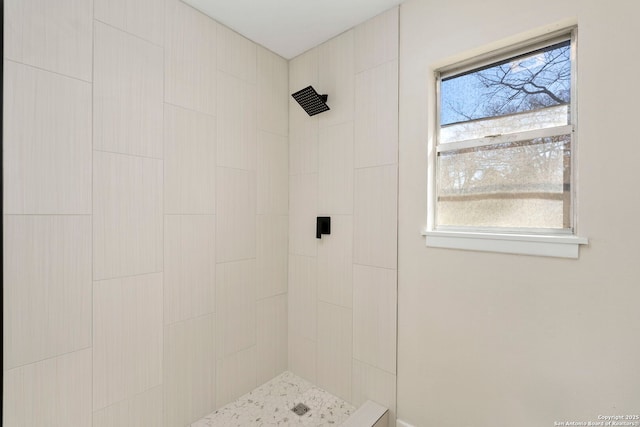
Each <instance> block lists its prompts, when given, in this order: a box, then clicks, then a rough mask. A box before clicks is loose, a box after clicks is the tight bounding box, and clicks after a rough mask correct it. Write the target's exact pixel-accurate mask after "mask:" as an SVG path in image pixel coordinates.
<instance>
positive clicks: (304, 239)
mask: <svg viewBox="0 0 640 427" xmlns="http://www.w3.org/2000/svg"><path fill="white" fill-rule="evenodd" d="M317 215H318V174H304V175H295V176H290V177H289V253H290V254H295V255H306V256H316V254H317V245H318V243H317V239H316V217H317Z"/></svg>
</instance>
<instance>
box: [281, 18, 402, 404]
mask: <svg viewBox="0 0 640 427" xmlns="http://www.w3.org/2000/svg"><path fill="white" fill-rule="evenodd" d="M289 75H290V81H289V93H293V92H295V91H298V90H300V89H302V88H304V87H306V86H308V85H313V87H314V88H316V89H317V90H318V91H320V92H321V93H326V94H328V95H329V98H328V104H329V106H330V108H331V110H330V111H327V112H325V113H322V114H320V115H317V116H314V117H309V116H308V115H307V114H306V113H305V112H304V111H303V110H302V108H300V106H299V105H298V104H297V103H296V102H295V101H294V100H293V99H290V107H289V114H290V115H289V123H290V167H289V171H290V178H289V183H290V187H289V188H290V200H291V203H290V208H289V215H290V224H289V230H290V231H289V319H288V322H289V368H290V370H292V371H293V372H294V373H296V374H298V375H301V376H302V377H305V378H307V379H309V380H311V381H313V382H315V383H316V384H317V385H318V386H320V387H322V388H324V389H326V390H328V391H329V392H331V393H333V394H335V395H337V396H339V397H341V398H343V399H345V400H347V401H349V402H352V403H353V404H354V405H356V406H359V405H360V404H362V403H363V402H364V401H365V400H367V399H372V400H375V401H378V402H380V403H381V404H383V405H385V406H386V407H388V408H390V409H391V410H392V411H394V412H395V377H396V292H397V287H396V283H397V282H396V274H397V273H396V271H397V270H396V261H397V251H396V248H397V245H396V242H397V216H396V214H397V162H398V138H397V135H398V125H397V123H398V122H397V109H398V9H397V8H395V9H392V10H390V11H388V12H385V13H383V14H381V15H379V16H377V17H375V18H373V19H371V20H369V21H367V22H365V23H363V24H361V25H359V26H357V27H355V28H353V29H351V30H349V31H347V32H345V33H343V34H341V35H340V36H338V37H335V38H333V39H331V40H329V41H327V42H326V43H323V44H322V45H320V46H318V47H315V48H313V49H311V50H309V51H308V52H306V53H304V54H302V55H300V56H298V57H296V58H294V59H292V60H291V61H290V67H289ZM316 216H330V217H331V235H326V236H322V239H321V240H317V239H316V238H315V221H316Z"/></svg>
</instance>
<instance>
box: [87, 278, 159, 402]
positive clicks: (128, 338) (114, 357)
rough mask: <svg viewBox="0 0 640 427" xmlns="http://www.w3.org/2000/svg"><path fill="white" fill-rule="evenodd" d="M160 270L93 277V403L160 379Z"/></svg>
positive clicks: (120, 397)
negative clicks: (120, 276)
mask: <svg viewBox="0 0 640 427" xmlns="http://www.w3.org/2000/svg"><path fill="white" fill-rule="evenodd" d="M162 334H163V325H162V274H161V273H157V274H146V275H140V276H134V277H126V278H122V279H112V280H103V281H98V282H94V286H93V368H94V369H93V408H94V410H98V409H102V408H105V407H107V406H109V405H112V404H114V403H116V402H119V401H121V400H123V399H127V398H130V397H133V396H135V395H136V394H139V393H141V392H143V391H147V390H149V389H151V388H153V387H156V386H158V385H160V384H161V383H162Z"/></svg>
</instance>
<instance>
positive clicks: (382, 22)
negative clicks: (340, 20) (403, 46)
mask: <svg viewBox="0 0 640 427" xmlns="http://www.w3.org/2000/svg"><path fill="white" fill-rule="evenodd" d="M398 25H399V17H398V8H393V9H391V10H388V11H387V12H384V13H381V14H380V15H378V16H376V17H375V18H373V19H370V20H368V21H367V22H365V23H363V24H360V25H358V26H357V27H355V30H354V31H355V70H356V72H360V71H364V70H368V69H370V68H373V67H377V66H378V65H380V64H383V63H385V62H388V61H391V60H393V59H397V58H398Z"/></svg>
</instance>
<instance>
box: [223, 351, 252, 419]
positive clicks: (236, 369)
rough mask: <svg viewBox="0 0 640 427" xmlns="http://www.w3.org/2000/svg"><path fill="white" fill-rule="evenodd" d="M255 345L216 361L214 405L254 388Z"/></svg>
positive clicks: (230, 399) (224, 403)
mask: <svg viewBox="0 0 640 427" xmlns="http://www.w3.org/2000/svg"><path fill="white" fill-rule="evenodd" d="M257 385H258V384H257V383H256V347H255V346H253V347H250V348H248V349H245V350H241V351H239V352H237V353H234V354H232V355H230V356H227V357H225V358H223V359H218V361H217V363H216V406H217V407H218V408H220V407H222V406H224V405H226V404H227V403H230V402H233V401H234V400H236V399H237V398H239V397H240V396H242V395H243V394H246V393H248V392H250V391H251V390H253V389H254V388H256V386H257Z"/></svg>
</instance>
